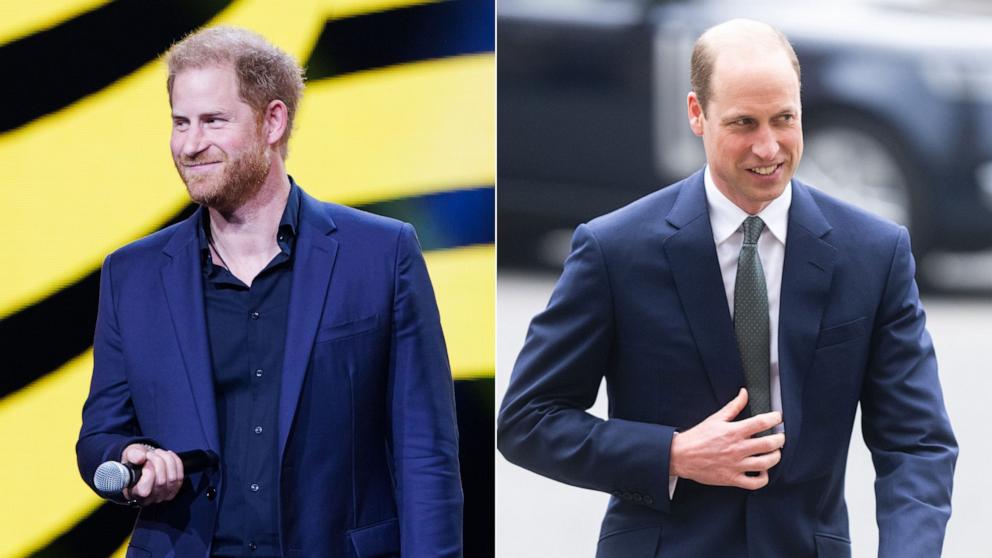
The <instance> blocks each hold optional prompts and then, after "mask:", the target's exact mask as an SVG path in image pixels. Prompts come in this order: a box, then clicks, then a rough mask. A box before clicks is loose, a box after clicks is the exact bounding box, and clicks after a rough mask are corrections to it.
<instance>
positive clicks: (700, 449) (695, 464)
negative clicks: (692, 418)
mask: <svg viewBox="0 0 992 558" xmlns="http://www.w3.org/2000/svg"><path fill="white" fill-rule="evenodd" d="M746 406H747V390H746V389H744V388H741V391H740V393H738V394H737V397H735V398H734V399H733V400H731V401H730V403H727V404H726V405H725V406H724V407H723V408H722V409H720V410H719V411H717V412H716V413H713V414H712V415H711V416H709V417H708V418H707V419H706V420H704V421H703V422H701V423H699V424H697V425H696V426H694V427H692V428H690V429H689V430H686V431H685V432H680V433H679V434H677V435H676V436H675V437H674V438H672V451H671V459H670V465H669V474H670V475H672V476H677V477H679V478H684V479H690V480H694V481H696V482H698V483H701V484H709V485H714V486H737V487H740V488H746V489H748V490H757V489H759V488H761V487H763V486H765V485H766V484H768V469H771V468H772V467H773V466H774V465H775V464H777V463H778V462H779V461H780V460H781V459H782V452H781V449H780V448H781V447H782V446H783V445H784V444H785V434H781V433H780V434H770V435H768V436H762V437H760V438H752V436H753V435H755V434H757V433H759V432H764V431H766V430H769V429H771V428H773V427H775V426H777V425H778V424H780V423H781V422H782V414H781V413H779V412H778V411H772V412H770V413H764V414H761V415H755V416H753V417H751V418H748V419H744V420H741V421H737V422H734V419H735V418H736V417H737V415H739V414H740V413H741V411H743V410H744V408H745V407H746ZM749 472H750V473H752V474H754V473H757V474H756V475H754V476H751V475H748V473H749Z"/></svg>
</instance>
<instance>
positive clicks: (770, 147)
mask: <svg viewBox="0 0 992 558" xmlns="http://www.w3.org/2000/svg"><path fill="white" fill-rule="evenodd" d="M778 151H779V143H778V136H776V135H775V131H774V130H772V129H771V128H770V127H767V126H762V127H761V128H759V129H758V130H757V131H756V132H755V137H754V143H752V144H751V152H752V153H754V154H755V155H756V156H758V157H759V158H760V159H762V160H763V161H768V160H771V159H774V158H775V156H776V155H778Z"/></svg>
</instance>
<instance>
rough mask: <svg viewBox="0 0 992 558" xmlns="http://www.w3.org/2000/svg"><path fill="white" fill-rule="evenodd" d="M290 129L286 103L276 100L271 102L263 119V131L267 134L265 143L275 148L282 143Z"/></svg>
mask: <svg viewBox="0 0 992 558" xmlns="http://www.w3.org/2000/svg"><path fill="white" fill-rule="evenodd" d="M288 128H289V109H287V108H286V103H284V102H282V101H280V100H278V99H276V100H274V101H271V102H269V105H268V106H267V107H265V114H264V116H263V118H262V129H263V130H264V132H263V133H264V134H265V142H266V143H268V144H269V145H270V146H274V145H276V144H278V143H279V142H280V141H282V138H283V136H285V135H286V131H287V130H288Z"/></svg>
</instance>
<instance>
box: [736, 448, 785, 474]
mask: <svg viewBox="0 0 992 558" xmlns="http://www.w3.org/2000/svg"><path fill="white" fill-rule="evenodd" d="M779 461H782V452H781V451H779V450H775V451H773V452H771V453H766V454H763V455H755V456H753V457H747V458H744V459H742V460H741V463H740V466H741V470H742V471H759V472H760V471H767V470H768V469H771V468H772V467H774V466H775V465H778V463H779Z"/></svg>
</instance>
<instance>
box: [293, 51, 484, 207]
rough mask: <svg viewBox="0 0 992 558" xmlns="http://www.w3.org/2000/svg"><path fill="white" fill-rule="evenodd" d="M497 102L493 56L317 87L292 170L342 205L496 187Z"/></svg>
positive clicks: (296, 139) (304, 114) (307, 105)
mask: <svg viewBox="0 0 992 558" xmlns="http://www.w3.org/2000/svg"><path fill="white" fill-rule="evenodd" d="M494 93H495V58H494V56H493V55H492V54H480V55H471V56H459V57H455V58H448V59H441V60H433V61H427V62H419V63H416V64H405V65H402V66H396V67H390V68H384V69H381V70H373V71H368V72H360V73H357V74H353V75H348V76H343V77H340V78H336V79H328V80H322V81H319V82H316V83H314V84H311V85H310V87H309V88H308V90H307V94H306V97H305V98H304V100H303V104H302V106H301V108H300V121H299V124H298V126H297V130H296V131H295V132H294V136H293V140H292V141H293V145H291V146H290V157H289V161H288V165H289V167H290V169H292V170H291V172H292V173H293V175H294V176H295V177H297V178H299V179H300V181H301V182H302V183H303V184H304V186H305V187H306V188H307V190H308V191H309V192H312V193H313V194H315V195H316V196H317V197H318V198H322V199H327V200H333V201H337V202H341V203H347V204H356V203H364V202H369V201H375V200H381V199H391V198H396V197H402V196H409V195H414V194H422V193H427V192H433V191H439V190H445V189H450V188H453V187H464V186H474V185H487V184H493V182H494V180H495V149H496V147H495V132H496V130H495V119H494V114H495V106H494V103H495V96H494ZM321 177H324V178H326V179H327V180H326V181H324V182H320V181H319V180H321Z"/></svg>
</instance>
